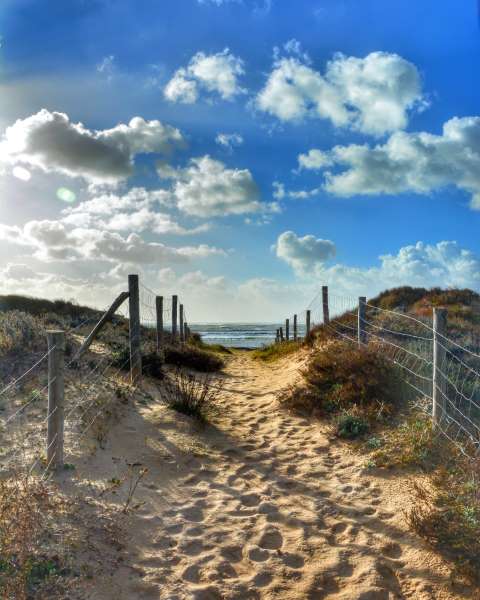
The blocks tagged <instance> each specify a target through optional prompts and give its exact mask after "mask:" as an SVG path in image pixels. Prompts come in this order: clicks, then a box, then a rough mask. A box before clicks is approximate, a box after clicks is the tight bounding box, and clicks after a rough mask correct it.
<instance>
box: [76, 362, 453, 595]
mask: <svg viewBox="0 0 480 600" xmlns="http://www.w3.org/2000/svg"><path fill="white" fill-rule="evenodd" d="M298 368H299V363H298V362H294V361H292V360H284V361H281V362H278V363H275V364H274V366H271V365H264V364H260V363H258V362H255V361H254V360H252V359H251V357H250V355H249V353H248V352H236V353H235V354H234V355H233V356H232V358H231V359H229V360H228V365H227V367H226V369H225V375H224V376H223V383H222V392H221V395H220V400H219V402H220V407H219V410H218V414H217V415H216V416H214V418H213V419H212V420H213V423H212V424H211V425H208V426H207V427H206V428H205V429H203V430H202V429H201V428H198V426H195V425H192V422H191V421H190V420H189V419H188V418H186V417H183V416H181V415H179V414H177V413H175V412H173V411H171V410H169V409H167V408H165V407H164V406H162V405H161V404H160V403H156V402H154V403H151V404H149V405H148V406H141V407H139V408H138V410H137V409H135V410H133V409H132V410H131V411H130V413H129V415H128V416H127V417H126V418H125V419H123V420H122V421H121V422H120V423H118V425H116V426H115V427H114V429H113V430H112V432H111V435H110V438H109V441H108V444H107V447H106V449H105V451H103V452H102V453H98V455H97V456H95V457H92V458H90V459H89V460H88V461H86V463H85V468H86V469H88V472H89V474H90V478H91V479H92V477H91V473H92V472H94V477H93V479H95V478H97V480H98V481H100V480H105V479H106V478H107V477H111V476H112V468H113V469H115V465H117V464H118V463H119V460H118V457H126V459H127V461H129V462H137V463H141V464H142V465H145V466H146V467H148V469H149V473H148V476H147V477H146V478H145V479H144V480H143V481H142V482H141V484H140V486H139V488H138V491H137V493H136V496H135V501H136V502H143V503H144V504H143V505H142V506H141V508H139V509H138V510H137V511H136V512H135V513H133V514H132V515H131V516H130V517H129V522H128V523H127V525H126V527H127V531H126V539H127V544H126V547H125V549H124V550H123V551H122V552H120V555H121V556H119V557H118V558H120V560H119V561H117V563H116V564H117V565H122V566H115V567H112V569H111V571H110V573H108V574H104V575H103V577H101V578H99V579H97V580H96V582H95V592H92V596H91V597H92V598H96V599H100V598H101V599H102V600H106V599H108V600H109V599H110V598H111V599H115V600H119V599H127V598H128V599H137V598H138V599H139V600H154V599H165V600H167V599H169V600H184V599H190V598H192V599H196V600H220V599H237V600H248V599H262V600H263V599H285V600H286V599H307V600H308V599H310V600H319V599H323V598H327V599H332V600H333V599H344V600H347V599H348V600H355V599H358V600H360V599H362V600H370V599H371V600H377V599H396V598H414V599H416V600H424V599H425V600H426V599H432V600H433V599H435V600H439V599H447V598H460V597H463V596H458V595H454V594H452V592H451V591H449V586H448V570H447V569H446V568H445V566H444V565H443V563H442V562H441V560H440V559H439V558H438V557H436V556H435V555H434V554H432V553H430V552H429V551H428V550H427V549H426V548H425V547H424V546H423V544H422V542H421V541H420V540H419V539H418V538H416V537H415V536H414V535H412V534H410V533H409V532H408V531H407V528H406V525H405V523H404V517H403V514H402V509H403V508H404V507H405V506H407V504H408V493H407V490H406V489H405V480H400V479H395V478H393V477H387V476H385V475H384V476H383V478H382V477H381V476H379V475H378V474H376V475H375V476H372V475H371V474H370V473H369V472H368V470H366V469H365V468H364V466H363V463H364V460H363V459H362V457H361V456H356V455H354V454H353V453H352V452H350V450H349V449H348V448H347V447H346V446H344V445H342V444H340V443H339V442H337V441H333V440H331V439H329V435H328V432H327V431H326V429H325V426H324V425H322V424H321V423H320V422H318V421H310V420H306V419H304V418H301V417H299V416H295V415H292V414H290V413H287V412H285V411H284V410H282V409H281V408H280V407H279V406H278V404H277V402H276V400H275V394H276V392H278V390H279V389H281V388H282V387H284V386H285V385H287V384H288V383H291V382H292V380H293V379H294V378H295V377H296V376H297V371H298ZM112 465H113V467H112ZM81 468H82V467H81V466H79V469H81Z"/></svg>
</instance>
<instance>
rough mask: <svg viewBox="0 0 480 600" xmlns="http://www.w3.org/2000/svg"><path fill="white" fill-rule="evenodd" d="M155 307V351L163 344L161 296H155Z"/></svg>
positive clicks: (158, 350)
mask: <svg viewBox="0 0 480 600" xmlns="http://www.w3.org/2000/svg"><path fill="white" fill-rule="evenodd" d="M155 308H156V311H157V352H160V350H161V348H162V346H163V296H155Z"/></svg>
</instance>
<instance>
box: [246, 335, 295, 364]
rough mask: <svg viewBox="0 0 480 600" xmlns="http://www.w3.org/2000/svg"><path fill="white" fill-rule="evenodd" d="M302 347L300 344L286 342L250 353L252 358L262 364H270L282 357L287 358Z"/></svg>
mask: <svg viewBox="0 0 480 600" xmlns="http://www.w3.org/2000/svg"><path fill="white" fill-rule="evenodd" d="M301 347H302V342H298V341H293V340H292V341H288V342H281V343H279V344H269V345H268V346H264V347H263V348H259V349H258V350H254V351H253V352H252V357H253V358H255V359H257V360H263V361H264V362H271V361H274V360H277V359H279V358H283V357H284V356H288V355H289V354H292V353H294V352H296V351H297V350H299V349H300V348H301Z"/></svg>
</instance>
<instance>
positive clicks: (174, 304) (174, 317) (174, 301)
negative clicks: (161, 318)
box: [172, 295, 178, 342]
mask: <svg viewBox="0 0 480 600" xmlns="http://www.w3.org/2000/svg"><path fill="white" fill-rule="evenodd" d="M177 306H178V296H177V295H173V296H172V341H173V342H175V341H176V339H177Z"/></svg>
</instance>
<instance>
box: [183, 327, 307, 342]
mask: <svg viewBox="0 0 480 600" xmlns="http://www.w3.org/2000/svg"><path fill="white" fill-rule="evenodd" d="M189 327H190V329H191V330H192V331H193V332H195V333H199V334H200V335H201V336H202V340H203V341H204V342H205V343H206V344H222V345H223V346H227V347H230V348H231V347H236V348H261V347H262V346H266V345H268V344H271V343H272V342H274V341H275V332H276V330H277V329H278V328H279V327H284V328H285V323H195V324H193V323H192V324H189ZM284 330H285V329H284ZM290 335H291V336H292V337H293V329H292V325H290ZM298 335H299V336H304V335H305V327H304V325H299V327H298Z"/></svg>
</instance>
